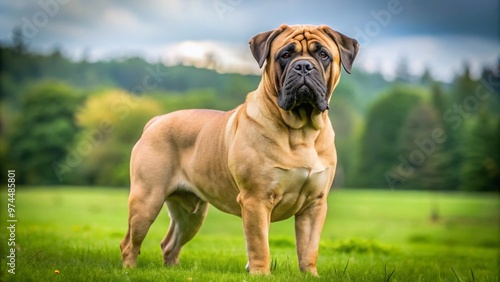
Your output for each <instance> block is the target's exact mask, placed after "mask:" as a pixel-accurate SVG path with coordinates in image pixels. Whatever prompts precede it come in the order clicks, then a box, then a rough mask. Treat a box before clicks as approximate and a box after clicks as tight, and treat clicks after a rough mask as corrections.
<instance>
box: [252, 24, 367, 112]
mask: <svg viewBox="0 0 500 282" xmlns="http://www.w3.org/2000/svg"><path fill="white" fill-rule="evenodd" d="M358 46H359V45H358V42H357V41H356V40H355V39H352V38H349V37H347V36H345V35H343V34H341V33H339V32H336V31H334V30H333V29H331V28H329V27H328V26H310V25H305V26H304V25H299V26H287V25H282V26H280V27H279V28H277V29H275V30H272V31H268V32H263V33H260V34H257V35H256V36H254V37H253V38H252V39H250V49H251V51H252V54H253V56H254V58H255V59H256V60H257V62H258V63H259V66H260V67H262V66H263V65H264V63H265V62H266V61H267V64H266V68H265V70H264V79H266V80H267V82H266V84H268V85H269V84H270V85H272V86H273V88H274V89H273V93H274V94H275V95H276V96H277V103H278V106H279V107H280V108H281V109H283V110H284V111H298V109H300V108H303V107H306V108H310V109H311V110H312V109H317V110H318V111H319V112H324V111H325V110H327V109H328V103H329V102H330V96H331V94H332V92H333V90H334V88H335V86H336V85H337V83H338V81H339V78H340V65H341V64H342V66H343V67H344V69H345V70H346V71H347V72H348V73H350V72H351V67H352V63H353V61H354V58H355V57H356V54H357V52H358V48H359V47H358Z"/></svg>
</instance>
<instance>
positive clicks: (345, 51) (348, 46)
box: [323, 26, 359, 73]
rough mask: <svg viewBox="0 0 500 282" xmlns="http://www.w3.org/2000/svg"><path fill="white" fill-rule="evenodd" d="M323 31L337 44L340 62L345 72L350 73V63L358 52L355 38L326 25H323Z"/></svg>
mask: <svg viewBox="0 0 500 282" xmlns="http://www.w3.org/2000/svg"><path fill="white" fill-rule="evenodd" d="M323 30H324V31H325V33H326V34H327V35H328V36H330V37H331V38H332V39H333V41H335V43H337V46H339V51H340V62H341V63H342V66H343V67H344V69H345V71H346V72H347V73H351V68H352V63H353V62H354V58H356V55H357V54H358V50H359V44H358V41H357V40H356V39H353V38H350V37H348V36H345V35H343V34H342V33H340V32H337V31H335V30H333V29H331V28H329V27H327V26H325V27H323Z"/></svg>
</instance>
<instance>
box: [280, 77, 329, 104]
mask: <svg viewBox="0 0 500 282" xmlns="http://www.w3.org/2000/svg"><path fill="white" fill-rule="evenodd" d="M278 106H279V107H280V108H282V109H283V110H285V111H291V110H294V109H297V108H300V107H308V106H312V107H314V108H316V109H317V110H319V111H320V112H324V111H325V110H327V109H328V99H327V95H326V86H325V85H324V83H323V82H322V81H321V79H320V78H318V76H313V75H309V76H298V77H297V76H293V75H290V77H287V78H286V79H285V82H284V84H283V87H282V88H281V89H280V91H279V94H278Z"/></svg>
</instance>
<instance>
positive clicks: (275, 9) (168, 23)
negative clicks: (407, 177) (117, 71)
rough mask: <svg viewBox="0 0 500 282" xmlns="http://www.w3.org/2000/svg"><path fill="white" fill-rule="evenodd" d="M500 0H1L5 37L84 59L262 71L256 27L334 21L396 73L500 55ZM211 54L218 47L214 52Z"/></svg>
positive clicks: (363, 61)
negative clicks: (17, 34)
mask: <svg viewBox="0 0 500 282" xmlns="http://www.w3.org/2000/svg"><path fill="white" fill-rule="evenodd" d="M499 2H500V0H475V1H473V0H433V1H432V0H371V1H368V0H364V1H361V0H330V1H326V0H322V1H315V0H305V1H303V0H288V1H281V0H276V1H269V0H268V1H264V0H144V1H133V0H109V1H102V0H87V1H78V0H31V1H30V0H17V1H8V0H0V41H1V42H3V43H4V44H11V42H12V41H11V37H12V30H13V29H14V27H16V26H17V27H20V28H21V29H22V31H23V34H24V37H25V40H26V42H27V43H28V46H29V48H30V50H33V51H36V52H51V51H52V50H53V49H54V48H56V47H57V48H59V49H60V50H61V51H62V52H63V53H64V54H66V55H68V56H70V57H71V58H74V59H75V60H80V59H82V58H83V57H85V58H87V59H89V60H101V59H109V58H116V57H123V56H142V57H144V58H146V59H148V60H151V61H158V60H161V61H162V62H164V63H166V64H176V63H179V62H183V63H186V64H193V65H197V66H200V67H202V66H204V65H206V64H207V57H211V59H212V60H211V61H215V62H216V68H217V69H218V70H219V71H237V72H242V73H258V72H259V69H258V66H257V63H256V62H255V61H254V60H253V58H252V56H251V54H250V51H249V49H248V40H249V39H250V38H251V37H252V36H254V35H255V34H257V33H260V32H263V31H268V30H272V29H274V28H277V27H278V26H279V25H281V24H283V23H286V24H290V25H292V24H325V25H328V26H330V27H331V28H333V29H335V30H337V31H339V32H341V33H343V34H345V35H347V36H350V37H353V38H356V39H357V40H358V41H359V43H360V52H359V54H358V58H357V59H356V61H355V63H354V68H356V67H359V68H361V69H363V70H366V71H380V72H382V73H383V74H384V75H385V76H386V77H387V78H391V77H393V76H394V69H395V68H396V66H397V65H398V63H399V62H400V61H402V60H406V61H407V62H408V65H409V69H410V72H411V73H414V74H419V73H421V72H422V71H423V70H424V69H425V68H428V69H429V70H430V71H431V73H432V75H433V76H434V77H435V78H437V79H440V80H444V81H450V80H451V79H452V78H453V77H454V75H456V74H458V73H461V72H462V70H463V66H464V64H465V63H468V64H469V65H470V66H471V68H472V71H473V73H475V74H476V75H477V74H479V72H480V69H481V68H482V67H483V66H493V65H494V64H496V63H497V61H498V60H499V58H500V3H499ZM208 54H209V55H208Z"/></svg>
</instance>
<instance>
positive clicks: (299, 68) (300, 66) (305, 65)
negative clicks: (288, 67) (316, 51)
mask: <svg viewBox="0 0 500 282" xmlns="http://www.w3.org/2000/svg"><path fill="white" fill-rule="evenodd" d="M293 69H294V70H295V71H296V72H297V73H298V74H300V75H309V73H311V71H312V69H313V65H312V64H311V62H309V61H307V60H300V61H297V62H296V63H295V64H294V65H293Z"/></svg>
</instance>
